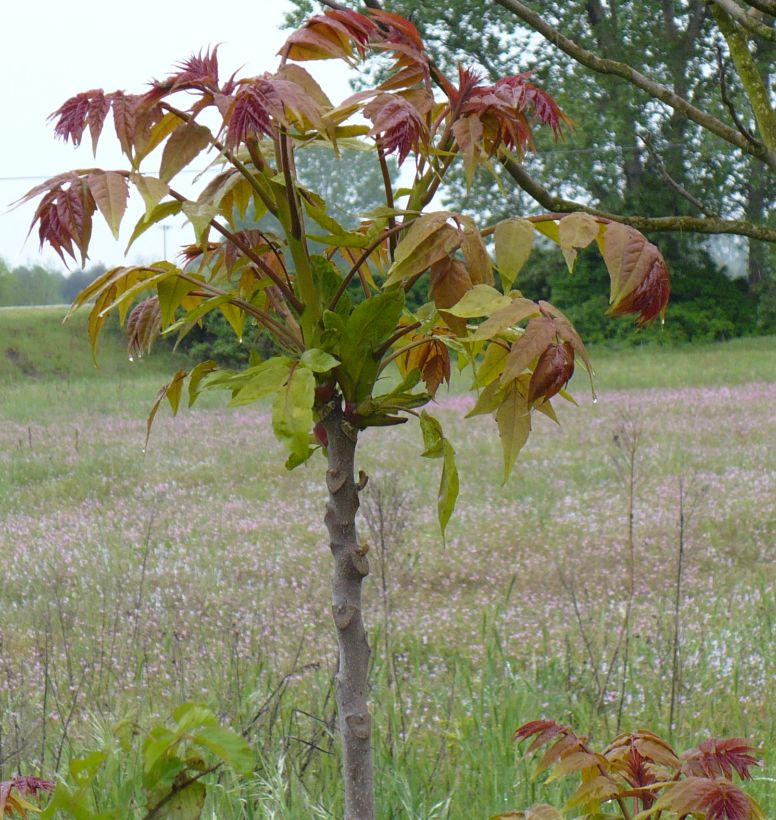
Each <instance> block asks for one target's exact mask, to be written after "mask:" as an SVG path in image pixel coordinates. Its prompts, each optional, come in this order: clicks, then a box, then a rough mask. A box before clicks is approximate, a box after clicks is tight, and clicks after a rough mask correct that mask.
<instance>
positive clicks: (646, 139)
mask: <svg viewBox="0 0 776 820" xmlns="http://www.w3.org/2000/svg"><path fill="white" fill-rule="evenodd" d="M639 139H640V140H641V141H642V142H643V143H644V145H645V146H646V147H647V151H649V155H650V156H651V157H652V160H653V161H654V163H655V165H657V169H658V171H660V176H661V177H663V179H664V180H665V181H666V182H667V183H668V184H669V185H670V186H671V187H672V188H673V189H674V190H675V191H676V192H677V193H678V194H679V196H681V197H682V198H684V199H686V200H687V201H688V202H689V203H690V204H691V205H694V206H695V207H696V208H697V209H698V210H699V211H700V212H701V213H702V214H703V215H704V216H711V217H717V216H719V214H716V213H714V212H713V211H711V210H709V209H708V208H707V207H706V206H705V205H704V204H703V203H702V202H701V201H700V200H699V199H698V198H697V197H695V196H694V195H693V194H691V193H690V192H689V191H688V190H687V189H686V188H685V187H684V186H683V185H682V184H680V183H679V182H677V181H676V180H675V179H674V178H673V177H672V176H671V174H669V173H668V169H667V168H666V166H665V164H664V163H663V160H662V159H661V157H660V154H658V152H657V151H656V150H655V146H654V143H653V142H652V138H651V137H650V136H649V134H647V135H645V136H639Z"/></svg>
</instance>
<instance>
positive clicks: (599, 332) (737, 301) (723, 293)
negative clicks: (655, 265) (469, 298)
mask: <svg viewBox="0 0 776 820" xmlns="http://www.w3.org/2000/svg"><path fill="white" fill-rule="evenodd" d="M553 251H554V248H550V249H548V250H547V251H544V250H543V249H538V248H537V250H536V251H535V252H534V254H533V256H532V258H531V262H530V264H529V265H527V266H526V267H525V268H524V269H523V271H522V272H521V273H520V279H519V281H518V287H520V288H521V289H524V290H525V292H526V293H531V294H532V295H533V294H537V293H538V294H540V295H541V298H544V299H547V300H548V301H550V302H552V303H554V304H562V305H564V306H565V307H564V312H565V313H566V315H567V316H568V317H569V319H571V321H572V323H573V324H574V326H575V327H576V328H577V330H578V331H579V333H580V334H581V335H582V337H583V338H584V339H585V341H586V342H590V343H600V342H605V341H609V340H618V341H619V342H622V343H625V344H643V343H645V342H656V343H658V344H673V343H678V342H687V341H693V342H710V341H721V340H723V339H731V338H734V337H736V336H744V335H749V334H752V333H755V332H757V330H758V328H757V327H756V326H755V323H754V322H753V321H752V316H753V313H754V309H755V298H754V297H753V296H752V295H750V294H749V293H748V290H747V284H746V280H745V279H730V278H728V277H727V276H725V274H724V273H723V272H722V271H721V270H720V268H719V267H717V266H716V265H715V264H714V262H713V261H712V260H711V258H710V257H709V255H708V254H707V253H706V252H705V251H703V250H698V249H697V247H696V248H689V249H687V251H686V253H685V255H684V257H682V258H681V260H682V261H680V257H678V255H677V256H675V257H674V259H673V260H669V265H670V266H671V282H672V287H673V290H672V294H671V301H670V303H669V306H668V310H667V311H666V322H665V325H664V326H662V327H661V326H660V324H658V323H655V325H653V326H651V327H646V328H643V329H642V330H640V331H636V330H634V328H633V322H631V321H628V320H627V319H625V318H615V319H612V318H609V317H608V316H607V315H606V311H607V308H608V300H607V296H606V293H607V288H608V278H609V277H608V274H607V272H606V268H605V266H604V264H603V262H602V261H601V259H600V257H598V256H597V254H595V253H594V252H592V251H591V252H588V253H584V254H582V255H581V256H580V258H579V260H578V261H577V264H576V265H575V267H574V273H573V275H569V272H568V270H567V269H566V266H565V265H564V264H563V263H562V262H561V261H559V260H558V258H557V254H556V253H554V252H553Z"/></svg>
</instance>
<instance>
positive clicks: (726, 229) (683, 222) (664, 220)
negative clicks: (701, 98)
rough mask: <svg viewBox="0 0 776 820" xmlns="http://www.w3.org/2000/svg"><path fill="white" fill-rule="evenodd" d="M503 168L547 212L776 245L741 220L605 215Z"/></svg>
mask: <svg viewBox="0 0 776 820" xmlns="http://www.w3.org/2000/svg"><path fill="white" fill-rule="evenodd" d="M503 165H504V167H505V169H506V170H507V173H509V175H510V176H511V177H512V178H513V179H514V180H515V182H517V184H518V185H519V186H520V187H521V188H522V189H523V190H524V191H525V192H526V193H527V194H529V195H530V196H532V197H533V198H534V199H535V200H536V201H537V202H538V203H539V204H540V205H541V206H542V207H543V208H546V209H547V210H548V211H560V212H564V213H571V212H572V211H583V212H584V213H588V214H592V215H593V216H600V217H602V218H603V219H610V220H612V221H614V222H622V223H623V224H624V225H631V226H632V227H634V228H636V229H638V230H640V231H645V232H649V231H690V232H692V233H711V234H722V233H730V234H737V235H738V236H751V237H752V238H753V239H762V240H763V241H764V242H774V243H776V228H767V227H765V226H764V225H754V224H753V223H751V222H744V221H743V220H737V219H721V218H717V217H702V218H701V217H694V216H656V217H647V216H628V215H626V214H612V213H607V212H606V211H601V210H598V209H596V208H591V207H590V206H588V205H583V204H582V203H581V202H574V201H573V200H569V199H563V197H559V196H554V195H553V194H551V193H550V192H549V191H548V190H547V189H546V188H545V187H544V186H543V185H541V183H539V182H537V181H536V180H535V179H533V177H531V176H530V174H529V173H528V172H527V171H526V170H525V168H524V167H523V166H522V165H520V164H519V163H517V162H515V161H514V160H512V159H506V160H504V161H503Z"/></svg>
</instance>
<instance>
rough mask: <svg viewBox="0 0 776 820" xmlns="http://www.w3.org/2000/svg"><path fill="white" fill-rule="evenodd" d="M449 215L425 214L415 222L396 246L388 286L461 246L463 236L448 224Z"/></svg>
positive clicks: (421, 270) (419, 270)
mask: <svg viewBox="0 0 776 820" xmlns="http://www.w3.org/2000/svg"><path fill="white" fill-rule="evenodd" d="M449 216H450V214H449V213H448V212H447V211H440V212H435V213H430V214H423V215H422V216H419V217H418V218H417V219H416V220H415V221H414V222H413V223H412V225H411V226H410V229H409V230H408V231H407V235H406V236H405V237H404V238H403V239H402V240H401V242H399V244H398V245H397V246H396V251H395V253H394V257H393V265H391V267H390V269H389V271H388V278H387V279H386V281H385V286H386V287H389V286H390V285H394V284H396V283H397V282H403V281H404V280H405V279H409V278H410V277H412V276H415V275H416V274H418V273H422V272H423V271H424V270H426V268H429V267H431V265H433V264H434V262H438V261H439V260H440V259H444V257H445V256H449V255H450V254H451V253H452V252H453V251H454V250H455V249H456V248H457V247H458V245H459V244H460V241H461V238H460V236H459V234H458V231H457V230H456V229H455V228H453V226H452V225H449V224H448V223H447V220H448V218H449Z"/></svg>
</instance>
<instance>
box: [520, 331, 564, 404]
mask: <svg viewBox="0 0 776 820" xmlns="http://www.w3.org/2000/svg"><path fill="white" fill-rule="evenodd" d="M573 375H574V348H573V347H572V346H571V345H570V344H569V343H568V342H561V343H559V344H551V345H550V346H549V347H548V348H547V349H546V350H545V351H544V353H542V354H541V356H539V361H538V362H537V363H536V367H535V368H534V372H533V374H532V375H531V381H530V382H529V384H528V403H529V404H531V405H533V404H536V403H537V402H543V401H548V400H549V399H551V398H552V397H553V396H554V395H556V394H557V393H559V392H560V391H561V390H563V388H564V387H565V386H566V385H567V384H568V383H569V380H570V379H571V377H572V376H573Z"/></svg>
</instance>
